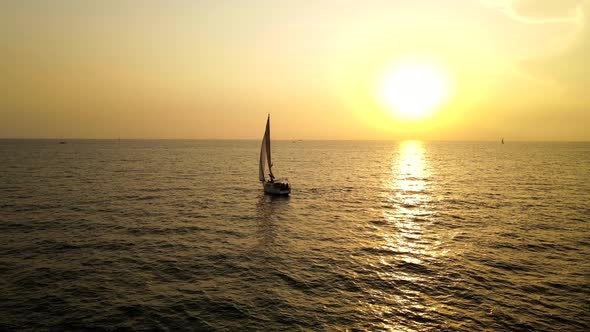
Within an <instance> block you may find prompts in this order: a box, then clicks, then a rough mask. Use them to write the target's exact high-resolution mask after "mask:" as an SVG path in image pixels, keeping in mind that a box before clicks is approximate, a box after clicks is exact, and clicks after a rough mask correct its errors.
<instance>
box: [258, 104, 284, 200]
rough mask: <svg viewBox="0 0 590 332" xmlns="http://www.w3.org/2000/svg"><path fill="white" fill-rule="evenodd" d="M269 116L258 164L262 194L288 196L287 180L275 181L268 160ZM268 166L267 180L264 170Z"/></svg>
mask: <svg viewBox="0 0 590 332" xmlns="http://www.w3.org/2000/svg"><path fill="white" fill-rule="evenodd" d="M270 157H271V156H270V114H269V115H268V118H267V119H266V130H265V131H264V137H262V145H261V146H260V160H259V164H258V170H259V174H258V175H259V179H260V182H262V187H263V188H264V192H265V193H267V194H271V195H289V194H290V193H291V186H290V185H289V181H288V180H287V179H275V176H274V175H273V174H272V161H271V158H270ZM265 165H268V180H267V179H266V176H265V174H264V173H265V168H266V166H265Z"/></svg>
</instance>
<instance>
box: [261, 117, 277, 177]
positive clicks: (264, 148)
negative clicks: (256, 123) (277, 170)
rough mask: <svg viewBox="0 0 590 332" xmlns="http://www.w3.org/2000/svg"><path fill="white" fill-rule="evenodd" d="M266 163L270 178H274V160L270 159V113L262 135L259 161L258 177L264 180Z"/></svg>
mask: <svg viewBox="0 0 590 332" xmlns="http://www.w3.org/2000/svg"><path fill="white" fill-rule="evenodd" d="M265 163H266V164H268V173H269V175H270V179H271V180H273V179H274V175H273V174H272V162H271V159H270V115H269V116H268V118H267V119H266V130H265V131H264V136H263V137H262V145H261V146H260V160H259V162H258V171H259V174H258V178H259V179H260V181H262V182H265V181H266V178H265V176H264V172H265V165H264V164H265Z"/></svg>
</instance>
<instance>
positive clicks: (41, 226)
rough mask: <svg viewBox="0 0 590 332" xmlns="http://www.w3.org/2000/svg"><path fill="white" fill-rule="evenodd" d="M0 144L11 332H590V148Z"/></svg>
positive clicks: (3, 321)
mask: <svg viewBox="0 0 590 332" xmlns="http://www.w3.org/2000/svg"><path fill="white" fill-rule="evenodd" d="M259 144H260V142H258V141H127V140H122V141H116V140H113V141H98V140H78V141H76V140H74V141H68V144H58V142H57V141H53V140H0V276H1V277H0V278H1V279H0V329H2V330H81V329H83V330H117V329H119V330H121V329H122V330H125V329H130V330H172V331H175V330H239V331H241V330H268V331H277V330H346V329H349V330H367V331H378V330H404V331H405V330H407V331H429V330H433V331H439V330H457V331H473V330H486V329H487V330H505V331H514V330H552V331H558V330H559V331H582V330H588V329H590V263H589V262H590V260H589V257H590V232H589V231H590V229H589V225H590V224H589V223H590V181H589V179H590V144H589V143H511V142H507V144H504V145H501V144H499V143H495V142H494V143H477V142H471V143H470V142H416V141H406V142H311V141H309V142H308V141H298V142H291V141H279V142H273V158H274V164H275V174H276V175H278V176H286V177H288V178H289V179H290V181H291V184H292V187H293V192H292V195H291V196H290V197H287V198H274V197H270V196H265V195H263V193H262V187H261V185H260V183H259V182H258V180H257V179H258V165H257V162H258V152H259V148H260V145H259Z"/></svg>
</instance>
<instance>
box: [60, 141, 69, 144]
mask: <svg viewBox="0 0 590 332" xmlns="http://www.w3.org/2000/svg"><path fill="white" fill-rule="evenodd" d="M59 144H68V142H66V141H60V142H59Z"/></svg>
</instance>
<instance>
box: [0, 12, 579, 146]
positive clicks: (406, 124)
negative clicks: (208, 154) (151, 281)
mask: <svg viewBox="0 0 590 332" xmlns="http://www.w3.org/2000/svg"><path fill="white" fill-rule="evenodd" d="M589 2H590V0H560V1H558V0H430V1H427V0H415V1H410V0H389V1H385V0H364V1H350V0H342V1H328V0H324V1H321V0H314V1H311V0H310V1H307V0H302V1H295V0H293V1H281V0H248V1H247V0H242V1H239V0H234V1H229V0H211V1H209V0H200V1H188V0H186V1H179V0H171V1H151V0H143V1H140V0H137V1H124V0H123V1H121V0H119V1H110V0H107V1H104V0H103V1H79V0H72V1H65V0H52V1H50V0H36V1H32V0H3V1H1V2H0V50H1V54H2V56H1V57H0V73H1V75H0V138H9V137H14V138H25V137H34V138H117V137H121V138H214V139H217V138H220V139H235V138H240V139H241V138H246V139H250V138H251V139H259V138H260V137H261V136H262V133H263V130H264V123H265V120H266V114H267V113H271V116H272V129H273V130H272V136H273V138H276V139H295V138H297V139H299V138H301V139H436V140H499V139H500V137H505V139H506V140H590V60H589V59H590V28H589V24H590V3H589ZM408 63H409V64H412V65H408ZM396 66H397V67H396ZM412 66H413V67H412ZM410 67H411V68H418V69H417V70H415V71H414V72H419V73H422V72H425V74H424V75H422V76H420V75H418V76H416V75H414V76H412V74H409V75H401V76H399V75H398V76H399V77H401V78H399V77H397V78H394V79H390V78H391V77H389V76H388V75H390V74H388V73H389V72H390V71H391V72H393V71H395V69H392V68H405V69H407V68H410ZM406 71H408V70H406ZM402 72H403V70H402ZM410 72H411V71H410ZM432 73H435V74H432ZM431 74H432V75H434V77H435V78H433V79H429V78H428V77H430V76H431ZM392 75H393V74H392ZM393 76H395V75H393ZM408 77H409V78H408ZM413 77H418V78H423V77H426V78H425V79H417V80H416V81H415V82H414V81H413ZM398 78H399V79H398ZM438 78H440V79H441V80H442V79H443V78H444V80H443V81H444V83H440V84H442V85H443V86H444V89H442V90H441V91H443V92H440V91H439V92H440V94H441V97H440V98H438V99H436V100H437V101H436V103H435V102H433V103H432V104H433V105H434V104H436V105H435V106H433V107H431V108H432V109H431V110H430V115H428V116H424V117H422V118H418V119H412V120H408V119H405V118H403V117H400V116H399V114H397V115H396V113H395V111H393V110H392V109H391V107H393V108H395V107H396V106H391V107H389V106H387V105H386V104H387V102H385V103H384V102H382V101H383V100H381V101H380V99H379V98H380V97H379V94H380V93H381V92H379V91H383V86H384V84H383V83H379V82H384V81H388V79H389V81H388V82H394V83H391V84H390V85H387V84H385V85H386V86H390V87H389V88H388V89H389V90H387V89H385V91H386V92H385V94H386V95H388V94H390V95H389V97H387V96H386V97H385V99H387V98H390V99H391V98H393V99H395V98H400V97H395V96H396V95H395V94H394V93H393V92H387V91H390V90H395V89H397V90H399V89H402V90H403V94H404V96H407V95H408V94H413V93H415V94H416V96H415V99H416V98H418V99H420V100H421V102H422V103H424V98H426V100H427V101H428V98H429V96H430V97H431V98H433V97H432V95H433V94H434V92H432V91H429V88H428V86H438V85H436V84H438V83H436V82H438V81H437V79H438ZM433 80H434V81H433ZM405 82H408V84H405ZM441 82H442V81H441ZM435 83H436V84H435ZM388 84H389V83H388ZM408 86H410V87H412V86H414V87H415V88H413V90H410V91H407V90H404V89H405V88H406V87H408ZM399 87H401V88H399ZM432 89H436V88H432ZM435 95H436V94H435ZM392 96H393V97H392ZM437 96H438V95H437ZM402 98H405V97H402ZM381 99H383V98H381ZM408 103H409V104H412V103H415V101H414V100H409V101H405V104H408ZM426 103H427V104H428V102H426ZM392 104H394V105H399V104H400V102H399V100H393V102H392ZM405 104H404V105H405ZM429 105H430V104H429ZM410 108H411V107H410Z"/></svg>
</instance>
